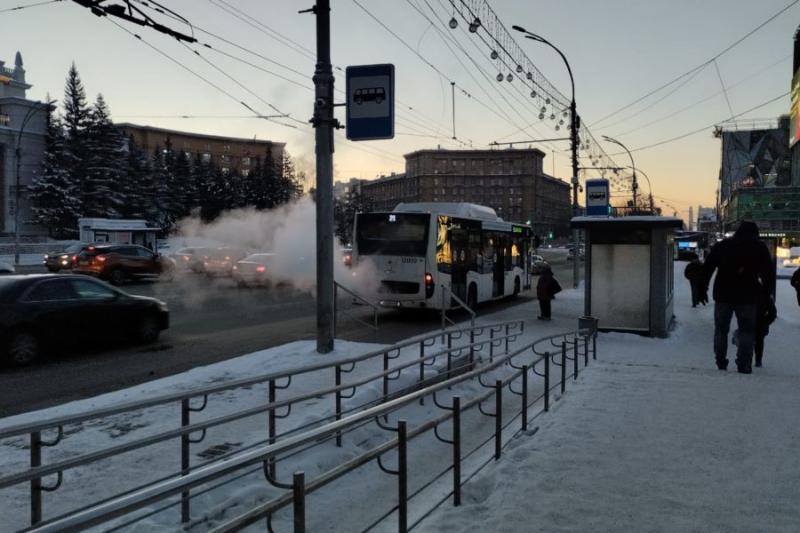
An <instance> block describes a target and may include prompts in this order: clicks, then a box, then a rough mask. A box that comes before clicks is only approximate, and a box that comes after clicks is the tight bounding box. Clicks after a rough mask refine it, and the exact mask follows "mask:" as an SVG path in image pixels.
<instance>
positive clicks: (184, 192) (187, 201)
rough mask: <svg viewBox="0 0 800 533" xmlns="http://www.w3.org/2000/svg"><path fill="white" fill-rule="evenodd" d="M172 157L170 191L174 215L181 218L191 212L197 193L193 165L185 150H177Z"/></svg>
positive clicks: (176, 218) (177, 218)
mask: <svg viewBox="0 0 800 533" xmlns="http://www.w3.org/2000/svg"><path fill="white" fill-rule="evenodd" d="M171 159H172V168H171V169H170V178H171V182H170V193H171V195H172V215H173V217H174V218H175V220H180V219H181V218H183V217H186V216H188V215H189V213H190V212H191V210H192V208H193V207H194V202H195V197H196V196H197V193H196V192H195V186H194V180H193V179H192V166H191V162H190V161H189V156H188V155H187V154H186V153H185V152H177V153H176V154H174V156H173V157H172V158H171Z"/></svg>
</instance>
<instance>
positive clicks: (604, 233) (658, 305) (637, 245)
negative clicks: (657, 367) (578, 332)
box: [571, 216, 683, 337]
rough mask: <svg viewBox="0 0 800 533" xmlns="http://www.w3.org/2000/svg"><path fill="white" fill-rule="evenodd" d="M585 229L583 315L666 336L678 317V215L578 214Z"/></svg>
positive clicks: (601, 323) (606, 326) (605, 324)
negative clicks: (675, 263) (675, 311)
mask: <svg viewBox="0 0 800 533" xmlns="http://www.w3.org/2000/svg"><path fill="white" fill-rule="evenodd" d="M571 225H572V227H573V228H578V229H582V230H584V232H585V234H586V261H585V269H586V274H585V280H586V281H585V285H584V291H585V294H584V298H585V299H584V314H585V315H587V316H592V317H596V318H597V319H598V330H600V331H626V332H632V333H639V334H643V335H649V336H652V337H666V336H667V333H668V331H669V327H670V323H671V322H672V319H673V314H672V309H673V288H674V287H673V284H674V281H673V272H674V266H673V259H672V249H673V240H674V234H675V229H676V228H680V227H681V226H682V225H683V221H682V220H681V219H679V218H673V217H659V216H632V217H621V218H595V217H575V218H573V219H572V221H571Z"/></svg>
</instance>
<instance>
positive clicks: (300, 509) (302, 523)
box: [292, 470, 306, 533]
mask: <svg viewBox="0 0 800 533" xmlns="http://www.w3.org/2000/svg"><path fill="white" fill-rule="evenodd" d="M305 478H306V476H305V473H304V472H303V471H302V470H299V471H297V472H295V473H294V476H292V506H293V514H294V533H306V480H305Z"/></svg>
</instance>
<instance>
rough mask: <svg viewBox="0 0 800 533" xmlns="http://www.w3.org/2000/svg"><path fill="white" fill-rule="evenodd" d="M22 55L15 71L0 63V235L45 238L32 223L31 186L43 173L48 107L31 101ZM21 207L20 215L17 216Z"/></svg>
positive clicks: (42, 230)
mask: <svg viewBox="0 0 800 533" xmlns="http://www.w3.org/2000/svg"><path fill="white" fill-rule="evenodd" d="M31 87H32V86H31V85H30V84H29V83H27V82H26V81H25V69H24V68H23V64H22V55H20V53H19V52H17V56H16V58H15V60H14V68H9V67H6V66H5V62H3V61H0V224H2V228H0V234H3V235H6V236H9V235H14V234H15V233H16V229H15V228H16V223H17V221H18V222H19V233H20V235H24V236H33V235H46V234H47V231H46V230H45V229H44V228H42V227H40V226H37V225H36V224H34V223H33V222H32V216H31V210H30V203H29V202H28V186H29V185H31V184H32V183H33V180H34V179H35V178H36V176H37V175H38V174H39V173H40V172H41V168H42V159H43V157H44V150H45V140H46V133H47V119H48V104H47V103H44V102H36V101H33V100H28V98H27V91H28V89H30V88H31ZM17 204H19V213H18V214H17V213H16V210H17Z"/></svg>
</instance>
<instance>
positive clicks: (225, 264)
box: [203, 248, 247, 277]
mask: <svg viewBox="0 0 800 533" xmlns="http://www.w3.org/2000/svg"><path fill="white" fill-rule="evenodd" d="M245 257H247V252H246V251H245V250H241V249H239V248H216V249H214V250H213V251H212V252H211V253H209V254H208V255H204V256H203V271H204V272H205V273H206V275H208V276H211V277H215V276H225V277H230V276H231V275H232V274H233V265H235V264H236V262H237V261H241V260H242V259H244V258H245Z"/></svg>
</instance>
